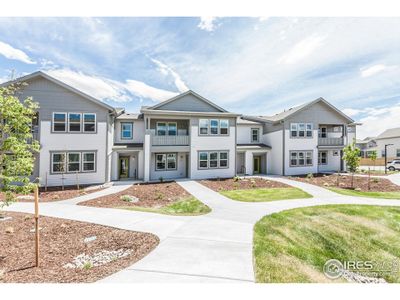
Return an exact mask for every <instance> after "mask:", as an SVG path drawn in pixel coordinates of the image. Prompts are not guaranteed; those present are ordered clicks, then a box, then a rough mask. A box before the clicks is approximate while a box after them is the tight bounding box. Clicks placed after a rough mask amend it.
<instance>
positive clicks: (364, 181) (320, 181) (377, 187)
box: [290, 174, 400, 192]
mask: <svg viewBox="0 0 400 300" xmlns="http://www.w3.org/2000/svg"><path fill="white" fill-rule="evenodd" d="M337 176H338V175H337V174H332V175H328V174H314V177H313V178H307V177H306V176H292V177H290V179H293V180H297V181H301V182H306V183H311V184H314V185H318V186H321V187H338V188H342V189H351V176H350V175H342V176H340V177H339V186H337V178H338V177H337ZM370 185H371V186H370V190H368V177H366V176H363V177H361V176H354V188H357V189H360V190H361V191H363V192H368V191H370V192H399V191H400V186H398V185H396V184H394V183H392V182H391V181H390V180H389V179H386V178H374V177H371V181H370Z"/></svg>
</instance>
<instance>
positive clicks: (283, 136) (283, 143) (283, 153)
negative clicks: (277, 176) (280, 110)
mask: <svg viewBox="0 0 400 300" xmlns="http://www.w3.org/2000/svg"><path fill="white" fill-rule="evenodd" d="M285 131H286V127H285V120H283V134H282V175H283V176H285V173H286V172H285Z"/></svg>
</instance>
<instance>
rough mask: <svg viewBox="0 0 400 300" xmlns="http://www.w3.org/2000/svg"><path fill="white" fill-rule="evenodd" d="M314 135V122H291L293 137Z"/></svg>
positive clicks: (291, 135)
mask: <svg viewBox="0 0 400 300" xmlns="http://www.w3.org/2000/svg"><path fill="white" fill-rule="evenodd" d="M312 136H313V124H312V123H291V124H290V137H292V138H297V137H300V138H304V137H307V138H311V137H312Z"/></svg>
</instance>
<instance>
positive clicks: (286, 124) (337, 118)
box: [246, 98, 357, 175]
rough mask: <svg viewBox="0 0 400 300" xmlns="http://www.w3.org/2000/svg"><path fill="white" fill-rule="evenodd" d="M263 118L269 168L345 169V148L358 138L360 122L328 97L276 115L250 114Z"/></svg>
mask: <svg viewBox="0 0 400 300" xmlns="http://www.w3.org/2000/svg"><path fill="white" fill-rule="evenodd" d="M246 118H247V119H250V120H257V121H263V123H264V126H263V135H262V140H261V141H262V142H263V143H264V144H267V145H271V146H272V148H271V156H272V157H273V159H272V160H271V161H270V166H269V169H268V170H269V172H270V173H271V174H279V175H298V174H308V173H318V172H330V171H340V170H344V169H345V165H344V163H343V159H342V156H343V148H344V147H345V146H346V145H347V144H349V143H352V142H353V141H354V140H355V134H356V125H357V124H356V123H354V121H353V120H352V119H351V118H349V117H348V116H346V115H345V114H344V113H342V112H341V111H340V110H338V109H337V108H336V107H334V106H333V105H332V104H330V103H329V102H328V101H326V100H325V99H323V98H318V99H316V100H314V101H311V102H308V103H305V104H303V105H300V106H297V107H294V108H291V109H289V110H286V111H284V112H281V113H279V114H276V115H274V116H262V117H256V118H255V117H246Z"/></svg>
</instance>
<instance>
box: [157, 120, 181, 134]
mask: <svg viewBox="0 0 400 300" xmlns="http://www.w3.org/2000/svg"><path fill="white" fill-rule="evenodd" d="M177 132H178V129H177V125H176V122H157V135H177Z"/></svg>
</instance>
